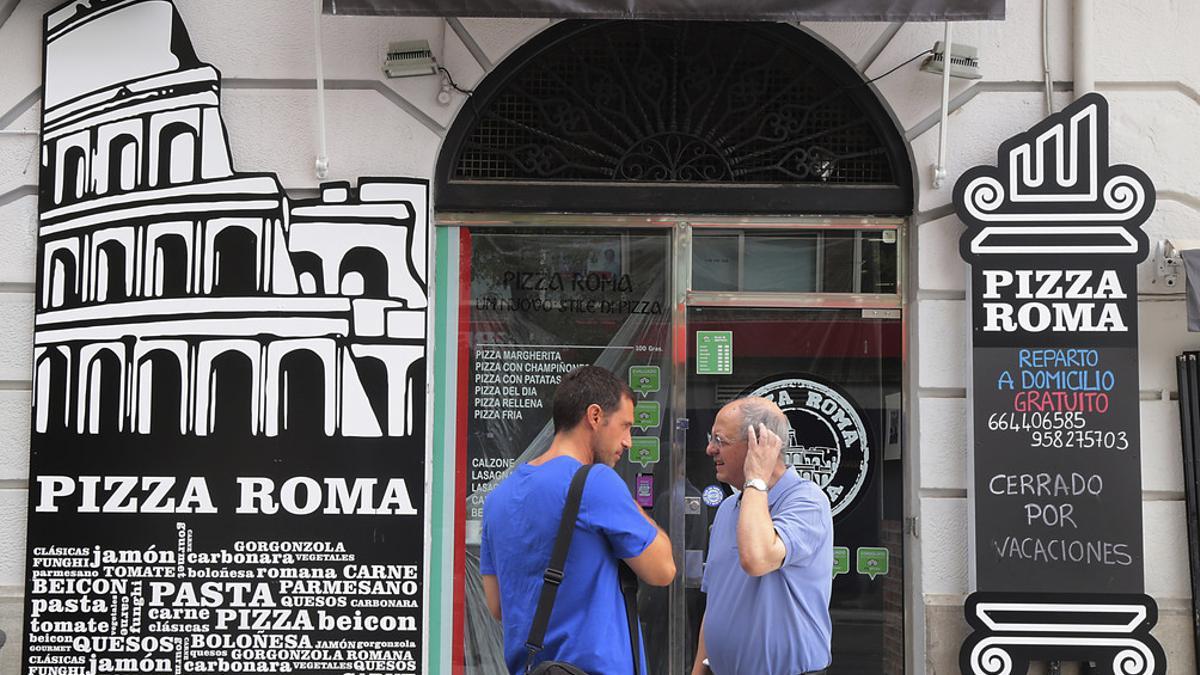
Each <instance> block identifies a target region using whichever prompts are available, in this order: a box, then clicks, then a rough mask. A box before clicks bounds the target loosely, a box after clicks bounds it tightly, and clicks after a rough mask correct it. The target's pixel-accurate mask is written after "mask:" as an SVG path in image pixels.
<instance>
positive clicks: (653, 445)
mask: <svg viewBox="0 0 1200 675" xmlns="http://www.w3.org/2000/svg"><path fill="white" fill-rule="evenodd" d="M629 461H630V462H636V463H638V464H641V465H642V466H646V465H647V464H658V437H657V436H634V437H633V443H632V444H631V445H630V446H629Z"/></svg>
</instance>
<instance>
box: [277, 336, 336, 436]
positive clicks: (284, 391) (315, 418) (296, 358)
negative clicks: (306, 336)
mask: <svg viewBox="0 0 1200 675" xmlns="http://www.w3.org/2000/svg"><path fill="white" fill-rule="evenodd" d="M279 432H280V434H310V435H317V436H320V435H323V434H324V433H325V363H324V362H323V361H322V360H321V357H320V356H319V355H318V354H317V353H316V352H313V351H311V350H309V349H304V348H299V349H293V350H292V351H290V352H288V353H287V354H286V355H284V357H283V358H281V359H280V360H279Z"/></svg>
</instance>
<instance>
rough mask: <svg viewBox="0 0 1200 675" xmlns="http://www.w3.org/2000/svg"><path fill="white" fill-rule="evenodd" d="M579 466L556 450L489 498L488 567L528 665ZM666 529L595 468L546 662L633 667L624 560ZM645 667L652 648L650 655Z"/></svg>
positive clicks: (517, 668) (617, 672)
mask: <svg viewBox="0 0 1200 675" xmlns="http://www.w3.org/2000/svg"><path fill="white" fill-rule="evenodd" d="M579 467H580V463H579V462H578V461H577V460H575V459H573V458H571V457H556V458H554V459H552V460H550V461H548V462H546V463H545V464H542V465H540V466H531V465H529V464H523V465H521V466H518V467H517V468H516V469H514V470H513V472H512V474H511V475H510V476H509V477H508V478H506V479H505V480H504V481H503V482H502V483H500V485H498V486H497V487H496V489H495V490H493V491H492V493H491V494H490V495H488V497H487V500H486V501H485V502H484V505H483V541H482V543H481V548H480V552H479V571H480V572H481V573H483V574H491V575H495V576H496V577H497V580H498V581H499V583H500V608H501V610H502V614H503V618H504V660H505V661H506V662H507V664H508V669H509V671H510V672H512V673H514V674H516V673H521V672H524V668H525V657H526V650H525V640H526V638H528V637H529V626H530V625H531V624H532V623H533V615H534V612H535V610H536V609H537V601H538V596H539V595H540V594H541V592H542V575H543V574H544V573H545V571H546V566H547V565H548V564H549V562H550V552H551V549H553V548H554V538H555V536H556V535H557V534H558V521H559V520H560V518H561V516H562V509H563V504H564V503H566V501H567V490H568V488H569V487H570V485H571V479H572V478H573V477H574V475H575V471H576V470H577V469H578V468H579ZM657 535H658V530H657V529H656V528H655V527H654V526H653V525H651V524H650V523H649V522H647V521H646V519H645V518H643V517H642V514H641V513H640V512H639V509H638V505H637V504H636V503H635V502H634V501H633V497H632V496H631V495H630V493H629V488H628V487H626V486H625V482H624V481H623V480H621V477H620V476H618V475H617V473H616V472H615V471H613V470H612V469H610V468H609V467H607V466H604V465H597V466H596V467H595V468H593V469H592V470H591V472H590V473H589V474H588V478H587V483H586V484H585V485H584V488H583V499H582V501H581V502H580V506H579V517H578V518H577V519H576V523H575V534H574V536H573V537H572V539H571V548H570V551H569V552H568V553H567V563H566V568H565V569H564V570H563V572H564V576H565V578H564V580H563V583H562V585H561V586H559V588H558V596H557V598H555V601H554V610H553V611H552V612H551V613H550V626H549V627H548V628H547V629H546V640H545V645H546V647H545V649H544V650H542V652H541V653H540V654H539V655H538V657H537V661H543V660H546V661H566V662H568V663H572V664H574V665H576V666H578V667H580V668H582V669H583V670H584V671H585V672H588V673H593V674H594V675H621V674H622V673H632V672H633V654H632V652H631V650H630V646H629V623H628V619H627V618H626V615H625V602H624V600H623V599H622V597H621V587H620V584H619V582H618V580H617V562H618V559H620V558H633V557H636V556H638V555H640V554H641V553H642V552H643V551H645V550H646V547H647V546H649V545H650V543H651V542H652V541H654V538H655V537H656V536H657ZM641 658H642V664H643V665H642V669H641V671H642V672H643V673H645V672H646V667H645V654H644V653H643V654H642V655H641Z"/></svg>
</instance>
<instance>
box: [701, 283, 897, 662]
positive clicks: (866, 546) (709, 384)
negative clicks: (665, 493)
mask: <svg viewBox="0 0 1200 675" xmlns="http://www.w3.org/2000/svg"><path fill="white" fill-rule="evenodd" d="M879 314H881V312H878V311H874V310H861V309H837V310H813V309H751V308H742V307H690V308H689V309H688V313H687V344H688V362H687V372H688V379H687V416H688V419H689V428H688V432H687V442H686V453H687V454H686V480H687V484H688V491H689V493H690V492H692V491H693V490H695V491H696V492H697V493H700V492H703V491H704V490H705V488H707V487H709V486H717V487H718V488H720V489H721V490H722V491H723V492H724V494H726V495H728V494H732V488H731V487H730V486H726V485H723V484H720V483H718V482H717V480H716V476H715V472H714V470H713V466H712V461H711V459H710V458H709V457H708V456H707V455H706V454H705V433H706V432H707V431H709V430H710V429H711V427H712V423H713V419H714V417H715V416H716V412H717V410H719V409H720V407H721V406H722V405H724V404H725V403H728V402H729V401H730V400H733V399H735V398H738V397H741V396H764V397H766V398H770V399H771V400H773V401H775V402H776V403H777V404H778V405H779V406H780V408H782V409H783V411H784V412H785V413H786V414H787V416H788V420H789V422H790V423H791V427H792V429H791V434H790V435H789V437H788V438H787V439H786V440H785V445H786V447H785V448H784V453H785V459H786V461H787V463H788V465H789V466H791V467H792V468H793V469H794V470H795V471H796V472H797V473H799V474H800V475H801V476H803V477H805V478H808V479H810V480H812V481H814V482H816V483H817V484H818V485H820V486H821V487H822V488H823V489H824V491H825V494H826V495H827V496H828V497H829V500H830V504H831V505H832V510H833V514H834V516H833V518H834V546H835V547H836V548H835V565H834V567H835V569H833V570H831V574H834V575H835V578H834V582H833V598H832V603H831V612H832V616H833V623H834V627H833V666H832V668H831V669H830V673H838V674H849V673H854V674H859V673H861V674H864V675H865V674H866V673H871V674H878V673H888V674H891V673H901V672H903V668H904V660H903V658H904V648H903V645H904V638H903V632H904V630H903V626H904V606H903V597H904V593H903V549H902V537H901V530H902V521H903V518H902V515H901V513H902V505H903V492H902V490H903V474H902V472H901V469H900V440H899V439H900V429H899V423H900V391H901V364H902V359H901V346H902V339H901V322H900V320H899V318H898V314H899V313H898V312H896V313H895V314H896V315H897V316H896V318H879V316H878V315H879ZM729 343H731V344H729ZM726 344H729V346H730V347H731V349H730V351H729V352H728V354H723V353H721V352H722V351H723V350H724V346H725V345H726ZM698 351H699V354H698V353H697V352H698ZM725 373H727V374H725ZM739 487H740V486H739ZM701 509H702V511H703V515H702V518H703V520H704V521H705V522H706V523H707V524H708V525H711V523H712V519H713V517H714V515H715V514H716V508H715V507H713V506H708V505H703V506H702V507H701ZM707 529H708V528H707V527H706V528H703V533H704V535H705V536H707ZM701 539H702V538H695V539H691V540H689V541H688V542H687V547H688V548H689V549H691V550H692V552H691V553H690V555H693V556H696V555H699V553H698V552H696V549H698V548H701V547H703V548H707V542H706V541H702V540H701ZM685 585H686V586H687V587H688V588H689V593H691V594H694V595H695V597H694V598H691V599H689V602H688V612H689V614H688V631H689V634H690V635H695V634H696V632H697V631H698V629H699V623H700V619H701V616H702V612H703V599H702V594H700V593H699V591H698V586H699V579H694V578H689V579H688V580H687V583H686V584H685Z"/></svg>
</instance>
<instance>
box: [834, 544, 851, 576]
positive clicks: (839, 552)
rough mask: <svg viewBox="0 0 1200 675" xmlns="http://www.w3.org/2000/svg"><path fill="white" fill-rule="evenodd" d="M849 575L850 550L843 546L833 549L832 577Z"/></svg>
mask: <svg viewBox="0 0 1200 675" xmlns="http://www.w3.org/2000/svg"><path fill="white" fill-rule="evenodd" d="M849 573H850V549H849V548H847V547H845V546H834V547H833V576H834V578H837V575H839V574H849Z"/></svg>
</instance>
